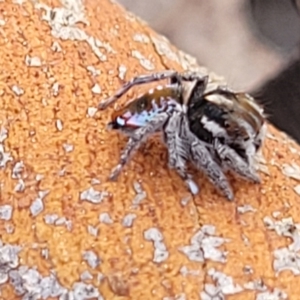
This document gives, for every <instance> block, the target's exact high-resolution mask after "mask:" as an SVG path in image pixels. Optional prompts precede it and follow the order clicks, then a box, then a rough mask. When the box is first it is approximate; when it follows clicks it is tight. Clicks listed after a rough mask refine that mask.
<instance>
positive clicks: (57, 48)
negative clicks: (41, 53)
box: [51, 41, 62, 52]
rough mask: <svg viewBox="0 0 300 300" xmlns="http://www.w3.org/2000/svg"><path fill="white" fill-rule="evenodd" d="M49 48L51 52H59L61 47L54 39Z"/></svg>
mask: <svg viewBox="0 0 300 300" xmlns="http://www.w3.org/2000/svg"><path fill="white" fill-rule="evenodd" d="M51 50H52V51H53V52H61V51H62V48H61V46H60V44H59V42H57V41H54V42H53V43H52V46H51Z"/></svg>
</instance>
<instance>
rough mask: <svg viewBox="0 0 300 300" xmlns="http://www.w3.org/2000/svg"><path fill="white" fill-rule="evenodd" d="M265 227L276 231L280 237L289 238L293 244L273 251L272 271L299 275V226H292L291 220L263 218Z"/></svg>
mask: <svg viewBox="0 0 300 300" xmlns="http://www.w3.org/2000/svg"><path fill="white" fill-rule="evenodd" d="M264 223H265V225H266V227H267V228H268V229H270V230H274V231H276V233H277V234H278V235H280V236H285V237H289V238H291V239H292V240H293V242H292V243H291V244H290V245H289V246H288V247H283V248H279V249H276V250H275V251H274V261H273V269H274V270H275V272H276V273H277V274H278V273H280V272H282V271H285V270H290V271H291V272H293V274H294V275H299V274H300V252H299V251H300V234H299V229H300V226H299V224H294V222H293V219H292V218H286V219H282V220H281V221H275V222H274V221H273V220H272V219H271V218H269V217H265V218H264Z"/></svg>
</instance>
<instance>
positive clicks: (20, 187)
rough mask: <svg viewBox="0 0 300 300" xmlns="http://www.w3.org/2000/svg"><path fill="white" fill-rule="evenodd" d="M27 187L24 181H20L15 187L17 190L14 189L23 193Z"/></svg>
mask: <svg viewBox="0 0 300 300" xmlns="http://www.w3.org/2000/svg"><path fill="white" fill-rule="evenodd" d="M25 187H26V185H25V182H24V180H23V179H19V180H18V182H17V184H16V186H15V188H14V191H15V192H17V193H22V192H24V190H25Z"/></svg>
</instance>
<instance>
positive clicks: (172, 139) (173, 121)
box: [164, 113, 199, 195]
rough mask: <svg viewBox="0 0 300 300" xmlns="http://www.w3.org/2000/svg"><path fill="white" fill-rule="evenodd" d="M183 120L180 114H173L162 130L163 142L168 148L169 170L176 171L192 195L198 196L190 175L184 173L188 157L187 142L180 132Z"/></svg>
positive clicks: (196, 187) (197, 189) (197, 188)
mask: <svg viewBox="0 0 300 300" xmlns="http://www.w3.org/2000/svg"><path fill="white" fill-rule="evenodd" d="M182 121H183V118H182V116H181V115H180V114H175V113H174V114H173V115H172V117H171V118H170V119H169V120H168V123H167V124H166V126H165V128H164V140H165V143H166V145H167V148H168V156H169V157H168V161H169V168H174V169H176V171H177V173H178V174H179V176H180V177H181V178H182V179H183V180H184V181H185V183H186V185H187V186H188V188H189V190H190V192H191V193H192V194H194V195H195V194H198V192H199V187H198V186H197V184H196V183H195V182H194V180H193V178H192V175H191V174H189V173H187V171H186V162H187V160H188V157H189V153H188V149H189V147H188V140H187V139H185V138H184V135H182V134H180V131H181V130H182V129H184V128H183V127H182Z"/></svg>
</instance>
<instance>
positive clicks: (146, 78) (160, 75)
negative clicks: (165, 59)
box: [98, 70, 180, 110]
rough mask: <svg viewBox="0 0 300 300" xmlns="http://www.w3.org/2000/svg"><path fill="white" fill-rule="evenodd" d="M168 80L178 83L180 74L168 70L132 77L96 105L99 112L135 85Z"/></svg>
mask: <svg viewBox="0 0 300 300" xmlns="http://www.w3.org/2000/svg"><path fill="white" fill-rule="evenodd" d="M168 78H171V81H173V82H175V81H176V82H178V81H180V74H179V73H178V72H176V71H172V70H168V71H162V72H157V73H153V74H150V75H141V76H137V77H134V78H132V79H131V80H130V81H128V82H126V83H125V84H124V85H123V86H122V87H121V88H120V89H119V90H118V91H117V92H116V93H115V94H114V95H113V96H111V97H109V98H107V99H106V100H104V101H102V102H100V103H99V105H98V108H99V109H101V110H103V109H105V108H107V107H108V106H109V105H111V104H113V103H114V102H116V101H117V100H118V99H119V98H120V97H122V96H123V95H124V94H125V93H126V92H127V91H128V90H130V89H131V88H132V87H134V86H136V85H140V84H145V83H150V82H154V81H160V80H163V79H168ZM172 78H173V79H172ZM175 78H176V79H175Z"/></svg>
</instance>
